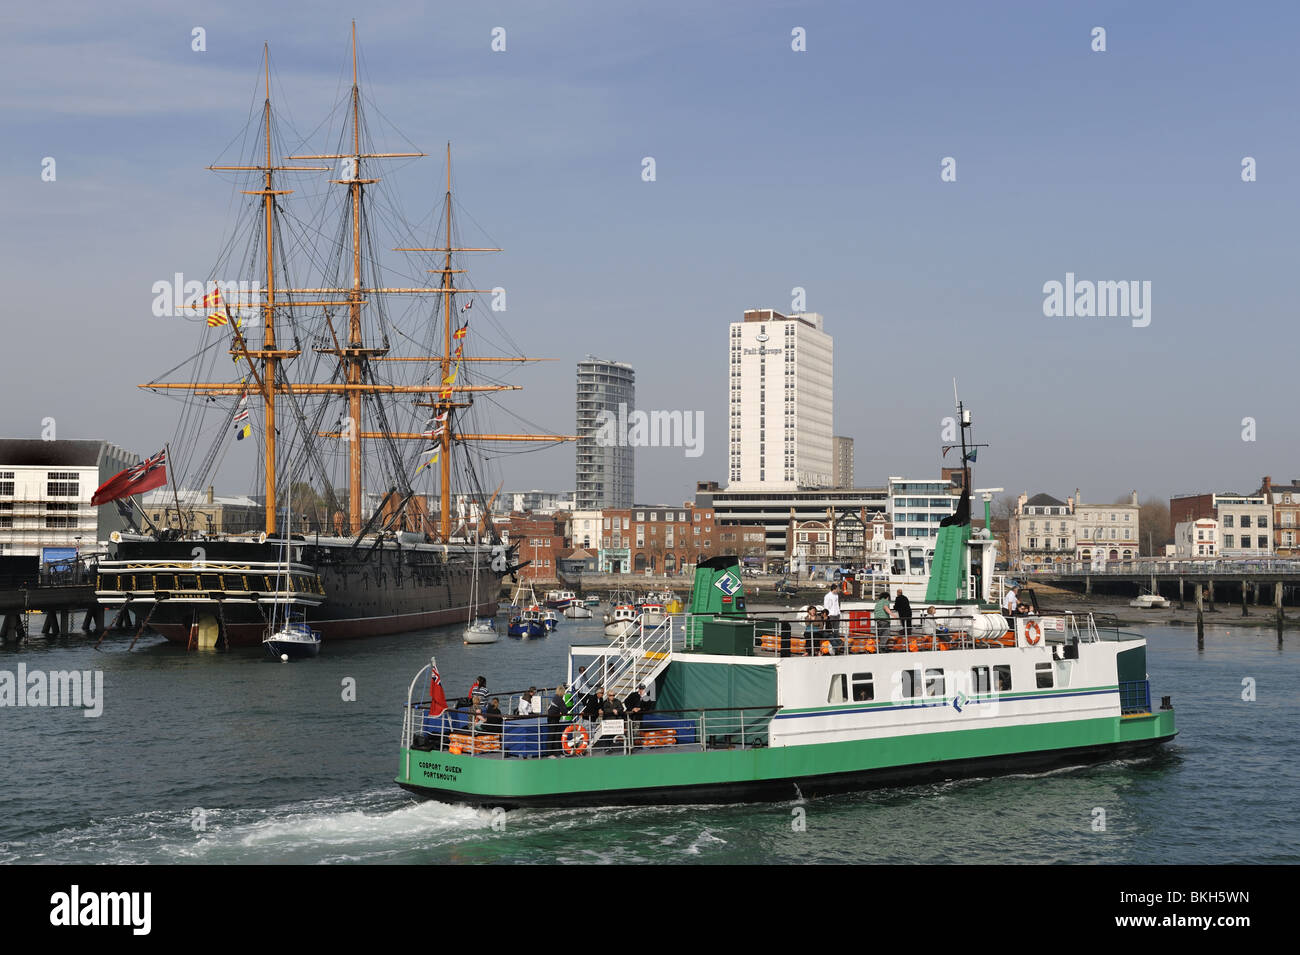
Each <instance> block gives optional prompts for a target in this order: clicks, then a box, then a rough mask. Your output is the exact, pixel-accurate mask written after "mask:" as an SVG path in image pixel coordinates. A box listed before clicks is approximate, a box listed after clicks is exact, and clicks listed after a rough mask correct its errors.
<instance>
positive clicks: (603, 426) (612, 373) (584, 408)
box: [575, 355, 636, 511]
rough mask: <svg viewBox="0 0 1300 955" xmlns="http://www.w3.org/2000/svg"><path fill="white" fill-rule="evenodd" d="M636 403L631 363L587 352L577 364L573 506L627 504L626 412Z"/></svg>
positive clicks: (631, 476) (631, 477)
mask: <svg viewBox="0 0 1300 955" xmlns="http://www.w3.org/2000/svg"><path fill="white" fill-rule="evenodd" d="M635 407H636V372H635V371H633V369H632V366H631V365H628V364H624V363H623V362H621V361H605V360H603V359H600V358H593V357H592V356H591V355H588V356H587V357H586V358H585V359H584V360H582V361H580V362H578V431H577V434H578V467H577V497H576V501H575V504H576V507H577V509H578V510H580V511H594V510H603V509H604V508H621V507H631V506H632V497H633V490H634V485H635V473H634V471H633V457H632V448H631V446H630V445H628V443H627V416H628V414H629V413H630V412H631V411H632V410H633V409H634V408H635Z"/></svg>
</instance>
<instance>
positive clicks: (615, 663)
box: [573, 615, 675, 700]
mask: <svg viewBox="0 0 1300 955" xmlns="http://www.w3.org/2000/svg"><path fill="white" fill-rule="evenodd" d="M674 640H675V634H674V628H673V618H672V617H671V616H668V617H665V618H664V621H663V623H661V624H659V626H657V627H652V628H647V627H646V625H645V620H644V619H643V617H642V616H641V615H638V616H637V617H636V618H635V619H634V620H633V621H632V626H631V627H628V628H627V629H626V631H625V632H624V634H623V636H621V637H619V638H618V639H616V640H613V641H611V643H610V649H611V650H613V651H614V653H611V654H607V655H606V656H605V657H604V666H603V667H601V668H600V669H598V670H596V669H589V670H588V671H587V672H586V673H585V674H584V675H583V676H582V677H580V678H579V679H576V680H575V681H574V684H573V692H574V696H575V697H577V698H579V699H580V698H581V697H582V696H585V695H586V694H588V693H591V692H593V691H595V689H596V687H598V686H603V687H604V688H605V692H606V693H613V694H614V695H615V696H617V697H618V698H619V699H620V700H621V699H624V698H626V697H627V696H628V694H630V693H631V692H632V691H633V690H635V689H636V688H637V686H638V685H640V684H642V683H648V682H649V681H651V680H653V679H655V678H656V677H658V676H659V675H660V674H661V673H663V672H664V670H665V669H667V667H668V663H669V662H670V660H671V659H672V652H673V644H674Z"/></svg>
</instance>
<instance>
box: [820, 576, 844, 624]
mask: <svg viewBox="0 0 1300 955" xmlns="http://www.w3.org/2000/svg"><path fill="white" fill-rule="evenodd" d="M822 611H823V613H822V616H823V617H824V618H825V623H826V627H827V629H828V630H839V628H840V594H839V591H838V590H836V589H835V585H834V584H830V585H829V586H827V588H826V596H825V597H823V598H822Z"/></svg>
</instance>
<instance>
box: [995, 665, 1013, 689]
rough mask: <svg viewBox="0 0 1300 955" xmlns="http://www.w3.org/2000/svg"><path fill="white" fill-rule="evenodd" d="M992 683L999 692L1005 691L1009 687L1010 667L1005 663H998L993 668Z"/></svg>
mask: <svg viewBox="0 0 1300 955" xmlns="http://www.w3.org/2000/svg"><path fill="white" fill-rule="evenodd" d="M993 685H994V686H995V687H997V691H998V692H999V693H1005V692H1006V691H1007V690H1009V689H1011V667H1010V666H1009V665H1007V664H999V665H998V666H995V667H994V668H993Z"/></svg>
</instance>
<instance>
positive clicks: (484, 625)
mask: <svg viewBox="0 0 1300 955" xmlns="http://www.w3.org/2000/svg"><path fill="white" fill-rule="evenodd" d="M477 610H478V542H477V541H475V542H474V579H473V581H472V583H471V584H470V590H469V620H468V621H466V624H465V632H464V634H463V635H462V637H463V639H464V641H465V643H466V644H475V643H496V642H497V637H498V636H499V634H498V633H497V627H496V621H495V620H492V619H490V618H487V617H480V618H478V619H477V620H475V619H474V615H475V611H477Z"/></svg>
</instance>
